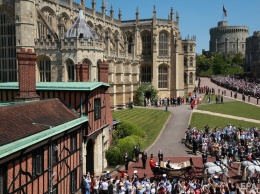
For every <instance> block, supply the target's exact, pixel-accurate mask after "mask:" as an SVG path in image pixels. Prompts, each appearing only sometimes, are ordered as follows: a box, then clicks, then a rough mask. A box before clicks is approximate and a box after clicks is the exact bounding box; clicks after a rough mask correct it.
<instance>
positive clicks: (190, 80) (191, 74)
mask: <svg viewBox="0 0 260 194" xmlns="http://www.w3.org/2000/svg"><path fill="white" fill-rule="evenodd" d="M191 76H192V77H191ZM193 79H194V78H193V73H191V72H190V74H189V84H193V82H194V81H193Z"/></svg>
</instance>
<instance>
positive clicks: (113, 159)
mask: <svg viewBox="0 0 260 194" xmlns="http://www.w3.org/2000/svg"><path fill="white" fill-rule="evenodd" d="M122 158H123V155H122V151H121V150H120V149H119V148H118V147H116V146H111V147H109V148H108V150H107V151H106V159H107V163H108V165H109V166H114V165H118V164H122V160H123V159H122Z"/></svg>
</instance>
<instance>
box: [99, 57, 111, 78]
mask: <svg viewBox="0 0 260 194" xmlns="http://www.w3.org/2000/svg"><path fill="white" fill-rule="evenodd" d="M108 68H109V65H108V64H107V62H106V61H103V62H102V61H101V60H99V61H98V74H99V79H98V80H99V81H100V82H105V83H108Z"/></svg>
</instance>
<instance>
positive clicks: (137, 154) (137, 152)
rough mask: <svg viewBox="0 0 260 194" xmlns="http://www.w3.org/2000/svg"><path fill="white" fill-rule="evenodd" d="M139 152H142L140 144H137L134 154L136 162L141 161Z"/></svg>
mask: <svg viewBox="0 0 260 194" xmlns="http://www.w3.org/2000/svg"><path fill="white" fill-rule="evenodd" d="M139 154H140V149H139V147H138V145H136V146H135V148H134V155H135V162H136V163H138V162H139Z"/></svg>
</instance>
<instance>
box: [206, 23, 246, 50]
mask: <svg viewBox="0 0 260 194" xmlns="http://www.w3.org/2000/svg"><path fill="white" fill-rule="evenodd" d="M248 34H249V28H248V27H247V26H228V22H227V21H220V22H218V27H214V28H211V29H210V42H209V51H210V52H220V53H224V54H228V53H237V52H241V53H242V54H243V55H244V54H245V50H246V38H247V37H248Z"/></svg>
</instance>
